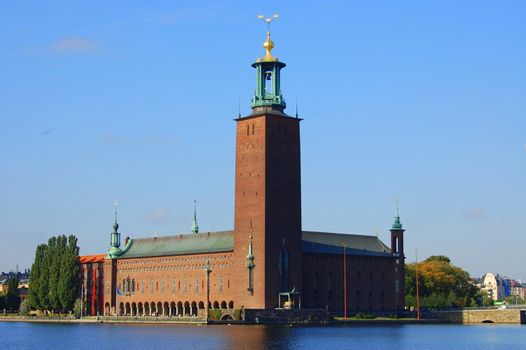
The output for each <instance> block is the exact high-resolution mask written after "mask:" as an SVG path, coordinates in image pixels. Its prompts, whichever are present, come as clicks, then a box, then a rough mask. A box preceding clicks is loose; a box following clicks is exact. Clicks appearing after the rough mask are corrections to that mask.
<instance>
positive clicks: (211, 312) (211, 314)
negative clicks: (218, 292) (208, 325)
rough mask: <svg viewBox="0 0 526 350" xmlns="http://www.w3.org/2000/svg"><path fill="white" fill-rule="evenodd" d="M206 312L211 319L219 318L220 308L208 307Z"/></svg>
mask: <svg viewBox="0 0 526 350" xmlns="http://www.w3.org/2000/svg"><path fill="white" fill-rule="evenodd" d="M208 313H209V317H210V319H211V320H220V319H221V309H210V310H209V311H208Z"/></svg>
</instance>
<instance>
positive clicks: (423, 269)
mask: <svg viewBox="0 0 526 350" xmlns="http://www.w3.org/2000/svg"><path fill="white" fill-rule="evenodd" d="M417 274H418V287H419V291H418V295H419V299H420V300H419V301H420V303H419V304H420V307H423V308H446V307H467V306H478V305H481V304H482V303H483V298H484V295H483V293H482V292H481V291H480V290H479V289H478V288H477V286H476V285H475V283H474V282H473V280H472V279H471V277H470V276H469V273H468V272H466V271H464V270H462V269H461V268H460V267H458V266H455V265H453V264H451V260H450V259H449V258H448V257H447V256H444V255H436V256H430V257H429V258H427V259H426V260H424V261H422V262H419V263H418V264H416V263H411V264H407V265H406V268H405V289H406V296H405V300H406V306H413V307H414V306H416V276H417Z"/></svg>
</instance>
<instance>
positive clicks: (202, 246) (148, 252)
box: [119, 231, 234, 259]
mask: <svg viewBox="0 0 526 350" xmlns="http://www.w3.org/2000/svg"><path fill="white" fill-rule="evenodd" d="M233 250H234V231H219V232H205V233H197V234H187V235H177V236H165V237H153V238H139V239H133V240H132V241H131V245H130V247H129V249H128V250H127V251H126V252H124V253H123V254H122V255H121V256H120V257H119V258H121V259H126V258H139V257H147V256H167V255H185V254H199V253H218V252H231V251H233Z"/></svg>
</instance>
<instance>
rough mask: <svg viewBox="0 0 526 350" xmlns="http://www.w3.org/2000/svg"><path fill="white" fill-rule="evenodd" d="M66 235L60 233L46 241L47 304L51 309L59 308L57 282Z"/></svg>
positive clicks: (58, 280)
mask: <svg viewBox="0 0 526 350" xmlns="http://www.w3.org/2000/svg"><path fill="white" fill-rule="evenodd" d="M65 241H66V237H65V236H64V235H60V236H57V237H51V238H50V239H49V242H48V246H49V254H50V260H49V261H50V265H49V305H50V308H51V309H52V310H54V311H55V310H59V309H61V304H60V298H59V282H60V273H61V270H62V269H61V265H62V256H63V255H64V252H65V247H66V243H65Z"/></svg>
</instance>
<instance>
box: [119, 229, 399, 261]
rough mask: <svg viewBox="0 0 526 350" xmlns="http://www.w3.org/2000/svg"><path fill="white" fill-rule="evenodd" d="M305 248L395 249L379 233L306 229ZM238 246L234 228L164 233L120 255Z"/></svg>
mask: <svg viewBox="0 0 526 350" xmlns="http://www.w3.org/2000/svg"><path fill="white" fill-rule="evenodd" d="M302 240H303V247H302V249H303V252H305V253H326V254H341V252H342V249H343V247H344V245H345V248H346V250H347V254H351V255H352V254H357V255H388V254H390V252H391V250H390V249H389V247H388V246H386V245H385V244H384V243H383V242H382V241H381V240H380V239H378V237H375V236H365V235H356V234H343V233H330V232H312V231H303V232H302ZM233 250H234V231H219V232H205V233H198V234H184V235H175V236H164V237H151V238H139V239H132V240H131V241H130V242H128V245H127V249H126V250H125V251H124V253H123V254H122V255H121V256H120V257H119V258H120V259H126V258H142V257H153V256H168V255H185V254H200V253H218V252H231V251H233Z"/></svg>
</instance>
